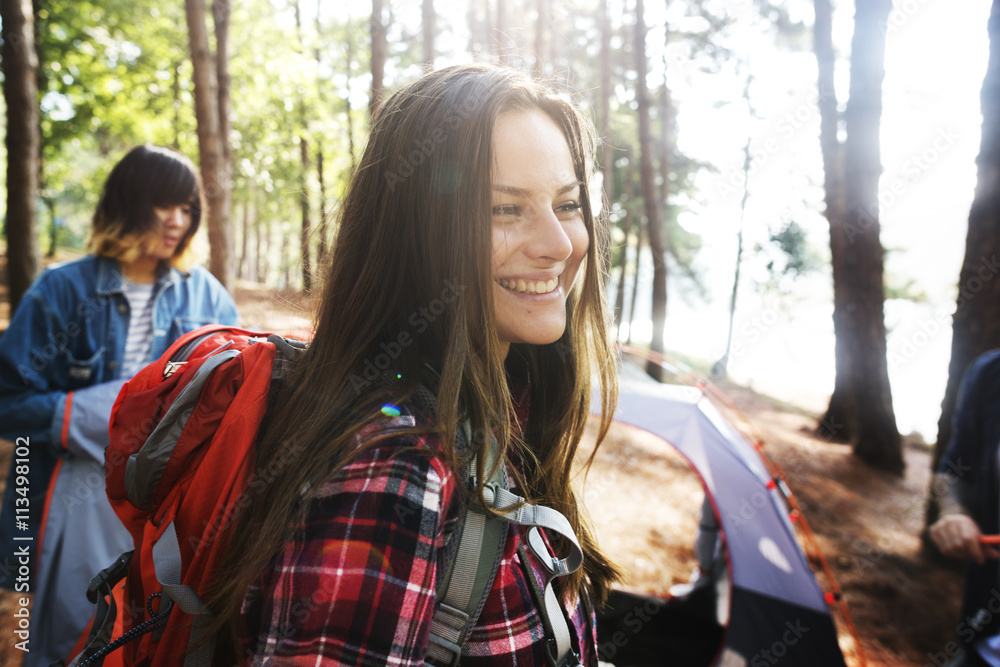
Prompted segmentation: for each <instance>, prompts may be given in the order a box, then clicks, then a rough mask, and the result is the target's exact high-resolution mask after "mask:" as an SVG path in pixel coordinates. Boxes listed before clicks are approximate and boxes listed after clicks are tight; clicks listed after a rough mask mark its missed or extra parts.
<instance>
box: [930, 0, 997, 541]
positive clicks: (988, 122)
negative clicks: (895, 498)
mask: <svg viewBox="0 0 1000 667" xmlns="http://www.w3.org/2000/svg"><path fill="white" fill-rule="evenodd" d="M988 31H989V36H990V56H989V65H988V66H987V68H986V76H985V78H984V79H983V88H982V92H981V93H980V105H981V109H982V113H983V129H982V138H981V139H980V143H979V156H978V157H977V158H976V167H977V183H976V194H975V197H974V199H973V201H972V208H971V209H970V211H969V229H968V234H967V236H966V239H965V259H964V260H963V261H962V268H961V270H960V271H959V274H958V298H957V300H956V303H955V316H954V319H953V323H952V338H951V361H950V363H949V364H948V384H947V386H946V388H945V394H944V401H943V402H942V404H941V418H940V419H939V420H938V436H937V443H936V444H935V446H934V457H933V463H932V469H934V470H936V469H937V465H938V463H939V462H940V460H941V455H942V454H944V450H945V447H947V446H948V442H949V440H951V431H952V423H951V422H952V416H953V415H954V412H955V402H956V400H957V398H958V386H959V383H960V381H961V379H962V374H963V373H964V372H965V369H966V368H967V367H968V365H969V364H970V363H971V362H972V360H973V359H975V358H976V357H977V356H979V355H980V354H982V353H983V352H986V351H987V350H991V349H995V348H998V347H1000V318H997V316H996V311H997V306H996V304H997V303H1000V280H998V279H997V272H998V271H1000V265H998V264H997V256H998V255H1000V0H993V8H992V10H991V11H990V18H989V23H988ZM937 518H938V507H937V498H936V497H935V496H934V495H933V494H932V495H931V496H930V502H929V504H928V513H927V524H928V525H930V524H932V523H934V522H935V521H936V520H937Z"/></svg>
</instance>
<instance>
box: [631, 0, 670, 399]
mask: <svg viewBox="0 0 1000 667" xmlns="http://www.w3.org/2000/svg"><path fill="white" fill-rule="evenodd" d="M644 11H645V7H644V4H643V0H636V2H635V46H634V49H635V59H636V60H635V62H636V67H635V69H636V84H635V89H636V101H637V102H638V106H639V110H638V112H639V182H640V184H641V187H642V199H643V202H644V204H645V213H646V230H647V233H648V234H649V249H650V252H651V253H652V254H653V338H652V340H651V341H650V344H649V349H650V350H652V351H653V352H663V334H664V330H665V329H666V319H667V261H666V251H665V245H664V238H663V223H662V221H661V220H660V207H659V205H658V204H659V202H658V199H659V198H658V197H657V194H658V193H657V191H656V183H655V179H654V176H653V150H654V146H655V145H656V144H655V143H654V141H653V131H652V127H651V121H650V118H649V106H650V105H649V89H648V87H647V85H646V69H647V68H646V20H645V17H644V16H643V13H644ZM646 372H647V373H649V374H650V376H652V377H653V378H655V379H657V380H659V379H661V378H662V376H663V373H662V368H661V367H660V365H659V364H658V363H654V362H652V361H651V362H649V363H648V364H647V365H646Z"/></svg>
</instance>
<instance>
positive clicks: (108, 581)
mask: <svg viewBox="0 0 1000 667" xmlns="http://www.w3.org/2000/svg"><path fill="white" fill-rule="evenodd" d="M130 562H132V552H131V551H126V552H125V553H123V554H122V555H121V556H119V557H118V559H117V560H115V562H114V563H112V564H111V565H109V566H107V567H106V568H104V569H103V570H101V571H100V572H98V573H97V574H96V575H94V577H93V579H91V580H90V585H88V586H87V599H88V600H90V603H91V604H97V601H98V600H99V599H100V597H101V596H102V595H107V594H108V591H110V590H111V589H112V588H114V587H115V585H116V584H117V583H118V582H119V581H121V580H122V579H124V578H125V575H126V574H128V564H129V563H130ZM105 587H107V588H105Z"/></svg>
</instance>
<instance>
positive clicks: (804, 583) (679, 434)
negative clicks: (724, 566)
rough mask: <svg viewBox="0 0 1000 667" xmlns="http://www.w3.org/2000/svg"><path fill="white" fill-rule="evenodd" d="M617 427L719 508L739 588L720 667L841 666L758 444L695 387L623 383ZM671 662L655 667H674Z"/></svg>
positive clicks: (825, 613) (821, 601)
mask: <svg viewBox="0 0 1000 667" xmlns="http://www.w3.org/2000/svg"><path fill="white" fill-rule="evenodd" d="M615 420H616V421H619V422H623V423H625V424H629V425H631V426H634V427H637V428H640V429H642V430H644V431H647V432H649V433H651V434H652V435H655V436H657V437H659V438H662V439H663V440H665V441H667V442H668V443H670V444H671V445H673V446H674V447H675V448H676V449H677V450H678V451H679V452H680V453H681V454H682V455H683V456H684V457H685V458H686V459H687V460H688V461H689V463H690V464H691V466H692V467H693V468H694V469H695V471H696V472H697V473H698V474H699V476H700V477H701V478H702V481H703V484H704V486H705V490H706V494H707V496H708V498H709V499H710V500H711V502H712V505H713V507H714V509H715V514H716V517H717V518H718V520H719V523H720V525H721V527H722V531H723V534H724V539H725V545H726V552H727V557H728V561H729V574H730V582H731V585H732V593H731V596H730V599H731V603H730V604H731V607H730V615H729V624H728V627H727V629H726V632H725V640H724V642H725V643H724V647H723V650H722V651H721V652H720V654H719V656H720V658H719V660H720V662H718V663H717V664H721V665H724V666H725V667H729V666H730V665H732V666H733V667H739V665H741V664H743V665H747V664H749V665H754V664H775V663H773V662H771V661H770V660H769V659H768V658H767V657H766V656H772V657H773V658H779V659H780V660H781V663H780V664H782V665H809V666H810V667H825V666H827V665H830V666H836V667H841V666H843V665H844V664H845V663H844V659H843V655H842V653H841V651H840V647H839V646H838V644H837V639H836V631H835V629H834V625H833V620H832V618H831V617H830V612H829V608H828V606H827V604H826V601H825V598H824V595H823V591H822V590H821V589H820V587H819V585H818V584H817V582H816V578H815V576H814V575H813V572H812V570H811V569H810V567H809V564H808V562H807V561H806V558H805V555H804V554H803V553H802V550H801V548H800V547H799V544H798V542H797V540H796V537H795V534H794V530H793V527H792V524H791V522H790V521H789V519H788V514H787V508H786V505H785V500H784V498H783V497H782V496H781V494H780V492H779V491H778V490H777V489H776V488H774V487H775V485H773V484H771V485H770V486H771V488H768V487H769V482H771V477H770V475H769V474H768V472H767V469H766V468H765V466H764V464H763V462H762V461H761V459H760V456H759V455H758V454H757V452H756V450H755V449H754V447H753V445H751V444H750V442H748V441H747V439H746V438H745V437H743V436H742V435H741V434H740V433H739V432H738V431H737V430H736V429H735V428H734V427H733V426H732V425H731V424H730V423H729V422H728V421H727V420H726V419H725V417H724V416H723V415H722V414H721V413H720V412H719V411H718V409H717V408H716V407H715V406H714V405H713V404H712V403H711V402H710V401H709V400H708V399H707V398H705V396H704V395H703V394H702V392H701V391H700V390H698V389H696V388H693V387H685V386H677V385H664V384H659V383H655V382H644V381H641V380H633V379H628V378H627V377H623V378H622V382H621V387H620V391H619V398H618V410H617V412H616V413H615ZM804 627H805V628H808V630H807V631H803V629H802V628H804ZM796 633H799V634H800V635H801V636H794V635H796ZM793 639H794V642H793V641H791V640H793ZM776 642H777V644H776ZM772 647H775V648H776V651H777V652H779V653H781V654H782V655H781V656H778V655H776V653H775V652H772V651H771V648H772ZM665 657H666V656H661V658H660V660H659V661H657V662H655V663H650V664H657V665H662V664H670V662H669V659H667V660H666V661H664V658H665ZM755 659H757V660H758V662H756V663H755V662H754V660H755ZM759 660H763V662H759ZM634 664H641V663H634ZM619 667H622V665H619Z"/></svg>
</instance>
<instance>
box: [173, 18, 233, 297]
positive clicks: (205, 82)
mask: <svg viewBox="0 0 1000 667" xmlns="http://www.w3.org/2000/svg"><path fill="white" fill-rule="evenodd" d="M185 8H186V11H187V24H188V35H189V40H190V44H191V63H192V66H193V70H194V76H193V79H194V99H195V116H196V118H197V119H198V152H199V154H200V156H201V165H200V166H201V178H202V181H203V182H204V190H205V199H206V200H207V202H208V245H209V270H210V271H211V272H212V274H213V275H214V276H215V277H216V278H217V279H218V280H219V282H220V283H222V286H223V287H225V288H226V289H227V290H230V291H232V288H233V282H234V277H233V274H234V266H233V261H232V236H233V235H232V229H231V225H230V223H229V209H228V206H229V203H228V200H229V197H228V190H229V187H230V178H229V174H228V173H227V171H226V167H225V156H224V149H223V147H222V143H223V137H222V134H221V130H220V127H219V124H220V121H219V119H220V111H219V85H218V81H217V70H216V65H215V58H214V57H213V55H212V51H211V49H210V48H209V45H208V30H207V29H206V27H205V0H185Z"/></svg>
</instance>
